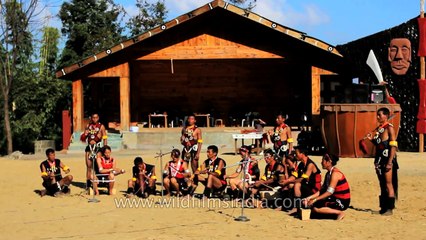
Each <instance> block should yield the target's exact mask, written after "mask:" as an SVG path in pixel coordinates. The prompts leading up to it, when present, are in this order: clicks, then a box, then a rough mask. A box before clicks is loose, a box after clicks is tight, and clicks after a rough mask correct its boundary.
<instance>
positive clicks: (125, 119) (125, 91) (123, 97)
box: [120, 63, 130, 131]
mask: <svg viewBox="0 0 426 240" xmlns="http://www.w3.org/2000/svg"><path fill="white" fill-rule="evenodd" d="M120 68H121V69H120V70H121V74H120V126H121V130H122V131H129V127H130V72H129V64H128V63H124V64H123V65H121V66H120Z"/></svg>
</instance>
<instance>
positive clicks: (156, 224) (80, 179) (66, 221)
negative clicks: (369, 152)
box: [0, 151, 426, 239]
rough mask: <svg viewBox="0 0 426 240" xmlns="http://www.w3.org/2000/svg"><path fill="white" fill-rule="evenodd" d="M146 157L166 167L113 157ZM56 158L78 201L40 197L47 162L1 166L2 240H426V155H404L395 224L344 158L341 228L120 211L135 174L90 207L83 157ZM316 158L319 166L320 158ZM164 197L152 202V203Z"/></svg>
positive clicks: (355, 164) (267, 217) (180, 209)
mask: <svg viewBox="0 0 426 240" xmlns="http://www.w3.org/2000/svg"><path fill="white" fill-rule="evenodd" d="M139 154H140V155H141V156H143V158H144V159H145V161H146V162H149V163H156V164H157V166H159V161H158V160H156V159H154V156H155V153H154V152H151V153H138V152H134V151H133V152H125V151H121V152H117V153H113V155H114V156H115V157H116V159H117V160H118V166H119V167H121V168H125V169H126V170H128V172H129V171H130V169H131V166H132V162H133V158H134V157H135V156H137V155H139ZM57 157H58V158H60V159H62V161H63V162H65V164H67V165H68V166H70V168H71V174H72V175H73V176H74V180H75V184H74V185H73V186H72V194H71V196H66V197H62V198H53V197H43V198H41V197H40V196H38V195H37V194H35V193H34V190H36V189H41V178H40V172H39V164H40V162H41V161H42V160H43V159H44V156H24V159H21V160H11V159H7V158H3V159H0V161H1V163H2V169H3V171H2V174H1V176H0V189H1V198H0V206H1V207H0V232H1V234H0V239H18V238H19V239H58V238H64V239H93V238H104V239H106V238H108V239H219V238H227V239H228V238H230V239H243V238H245V239H260V238H263V239H278V238H285V237H291V238H299V239H373V238H374V239H385V238H386V239H426V204H425V199H426V193H425V188H424V187H422V184H423V183H424V182H425V181H426V155H425V154H419V153H398V158H399V163H400V171H399V176H400V197H399V201H398V202H397V209H396V210H395V211H394V215H393V216H389V217H384V216H380V215H378V214H375V212H377V210H378V194H379V187H378V182H377V180H376V176H375V173H374V169H373V164H372V159H350V158H346V159H341V161H340V162H339V164H338V167H339V168H340V169H341V170H342V171H343V172H344V173H345V174H346V176H347V178H348V181H349V183H350V185H351V191H352V202H351V205H352V206H353V208H352V209H348V210H347V211H346V217H345V219H343V220H342V221H340V222H337V221H333V220H307V221H301V220H298V219H295V218H294V217H291V216H288V215H286V214H285V213H284V212H278V211H274V210H270V209H245V210H244V214H245V215H246V216H247V217H248V218H249V219H250V221H249V222H236V221H234V218H235V217H238V216H239V215H240V214H241V209H240V208H237V207H229V206H226V204H223V205H222V206H218V205H217V204H216V205H215V206H212V205H210V207H208V206H207V204H205V206H202V204H201V202H200V201H199V200H194V202H192V205H197V206H192V207H189V208H188V205H189V204H190V202H189V201H188V200H186V202H185V201H182V202H181V204H180V206H177V202H175V206H174V207H165V205H155V204H153V205H152V206H150V207H149V206H145V207H133V208H130V207H127V208H123V207H116V201H120V199H122V200H124V199H125V198H124V197H123V196H122V192H120V191H125V190H126V189H127V186H126V182H127V180H128V179H129V178H130V173H127V174H125V175H122V176H119V177H118V178H117V181H118V182H117V190H118V194H117V195H116V196H106V195H102V196H100V197H98V198H99V199H100V202H99V203H88V199H89V198H90V196H86V195H84V194H82V192H83V187H84V182H85V165H84V159H83V154H61V153H57ZM222 157H223V158H224V159H225V160H226V161H227V162H228V165H229V164H232V163H235V162H236V161H238V158H237V157H236V156H233V155H222ZM166 159H167V158H165V160H166ZM312 159H313V160H314V161H315V162H317V163H318V164H319V162H320V157H316V156H314V157H312ZM165 160H164V162H165ZM263 165H264V161H263V164H262V166H263ZM262 169H263V168H262ZM230 170H231V171H233V170H234V169H230ZM157 172H158V173H157V174H159V168H157ZM198 191H201V189H198ZM158 198H159V197H150V199H151V202H150V203H151V204H152V203H154V202H155V201H157V199H158ZM174 200H176V199H174ZM228 203H229V202H228Z"/></svg>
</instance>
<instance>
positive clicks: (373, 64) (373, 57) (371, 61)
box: [367, 50, 383, 83]
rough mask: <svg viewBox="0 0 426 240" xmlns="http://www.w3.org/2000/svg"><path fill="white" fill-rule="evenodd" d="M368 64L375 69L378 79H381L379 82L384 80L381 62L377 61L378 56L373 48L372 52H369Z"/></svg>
mask: <svg viewBox="0 0 426 240" xmlns="http://www.w3.org/2000/svg"><path fill="white" fill-rule="evenodd" d="M367 65H368V66H369V67H370V68H371V70H373V72H374V74H375V75H376V77H377V80H379V83H381V82H383V75H382V70H380V65H379V62H377V58H376V55H374V52H373V50H370V53H368V58H367Z"/></svg>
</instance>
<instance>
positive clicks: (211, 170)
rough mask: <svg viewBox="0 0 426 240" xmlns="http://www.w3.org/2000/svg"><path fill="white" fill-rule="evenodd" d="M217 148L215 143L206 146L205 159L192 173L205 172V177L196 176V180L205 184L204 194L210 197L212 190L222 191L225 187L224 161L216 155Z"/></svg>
mask: <svg viewBox="0 0 426 240" xmlns="http://www.w3.org/2000/svg"><path fill="white" fill-rule="evenodd" d="M218 152H219V149H218V148H217V146H215V145H211V146H208V147H207V158H208V159H207V160H205V161H204V162H203V164H201V166H200V167H199V168H198V169H197V171H196V172H195V173H194V174H195V175H198V174H204V173H207V174H208V175H207V177H203V176H202V175H199V176H198V180H199V181H200V182H201V183H202V184H203V185H204V186H205V189H204V196H206V197H208V198H210V197H212V194H213V191H215V190H217V191H223V190H224V189H225V188H226V185H227V184H226V181H225V178H224V176H225V175H226V169H225V167H226V162H225V160H223V159H222V158H219V157H217V154H218Z"/></svg>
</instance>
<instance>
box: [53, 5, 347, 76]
mask: <svg viewBox="0 0 426 240" xmlns="http://www.w3.org/2000/svg"><path fill="white" fill-rule="evenodd" d="M218 7H220V8H223V9H225V10H227V11H230V12H232V13H235V14H238V15H241V16H244V17H246V18H248V19H250V20H252V21H255V22H258V23H259V24H263V25H265V26H267V27H270V28H273V29H275V30H277V31H279V32H282V33H284V34H286V35H289V36H291V37H294V38H296V39H299V40H300V41H304V42H306V43H308V44H310V45H313V46H315V47H318V48H321V49H323V50H326V51H328V52H330V53H333V54H335V55H337V56H340V57H342V55H341V54H340V53H339V52H338V51H337V50H336V48H335V46H333V45H331V44H328V43H326V42H324V41H321V40H319V39H316V38H313V37H310V36H308V35H307V34H306V33H304V32H301V31H298V30H295V29H292V28H289V27H286V26H283V25H280V24H278V23H276V22H274V21H271V20H269V19H267V18H264V17H262V16H260V15H258V14H256V13H254V12H250V11H247V10H245V9H242V8H239V7H237V6H235V5H232V4H230V3H228V2H225V1H223V0H214V1H212V2H210V3H207V4H205V5H203V6H201V7H199V8H196V9H194V10H192V11H190V12H188V13H186V14H183V15H180V16H178V17H176V18H174V19H172V20H170V21H168V22H166V23H164V24H162V25H160V26H157V27H155V28H153V29H151V30H148V31H146V32H144V33H142V34H139V35H136V36H133V37H131V38H128V39H126V40H124V41H122V42H120V43H119V44H117V45H115V46H113V47H111V48H108V49H106V50H104V51H101V52H99V53H97V54H94V55H92V56H89V57H86V58H85V59H83V60H82V61H79V62H78V63H75V64H72V65H69V66H66V67H64V68H62V69H60V70H58V71H57V72H56V77H57V78H64V77H65V76H66V75H67V74H70V73H72V72H74V71H75V70H77V69H79V68H82V67H84V66H86V65H89V64H91V63H93V62H96V61H98V60H100V59H102V58H105V57H107V56H109V55H112V54H114V53H116V52H119V51H121V50H123V49H125V48H127V47H129V46H132V45H134V44H136V43H138V42H140V41H143V40H145V39H147V38H150V37H152V36H154V35H156V34H158V33H161V32H163V31H165V30H167V29H169V28H172V27H174V26H177V25H179V24H180V23H183V22H186V21H188V20H190V19H192V18H194V17H196V16H199V15H201V14H203V13H206V12H208V11H210V10H213V9H215V8H218Z"/></svg>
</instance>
